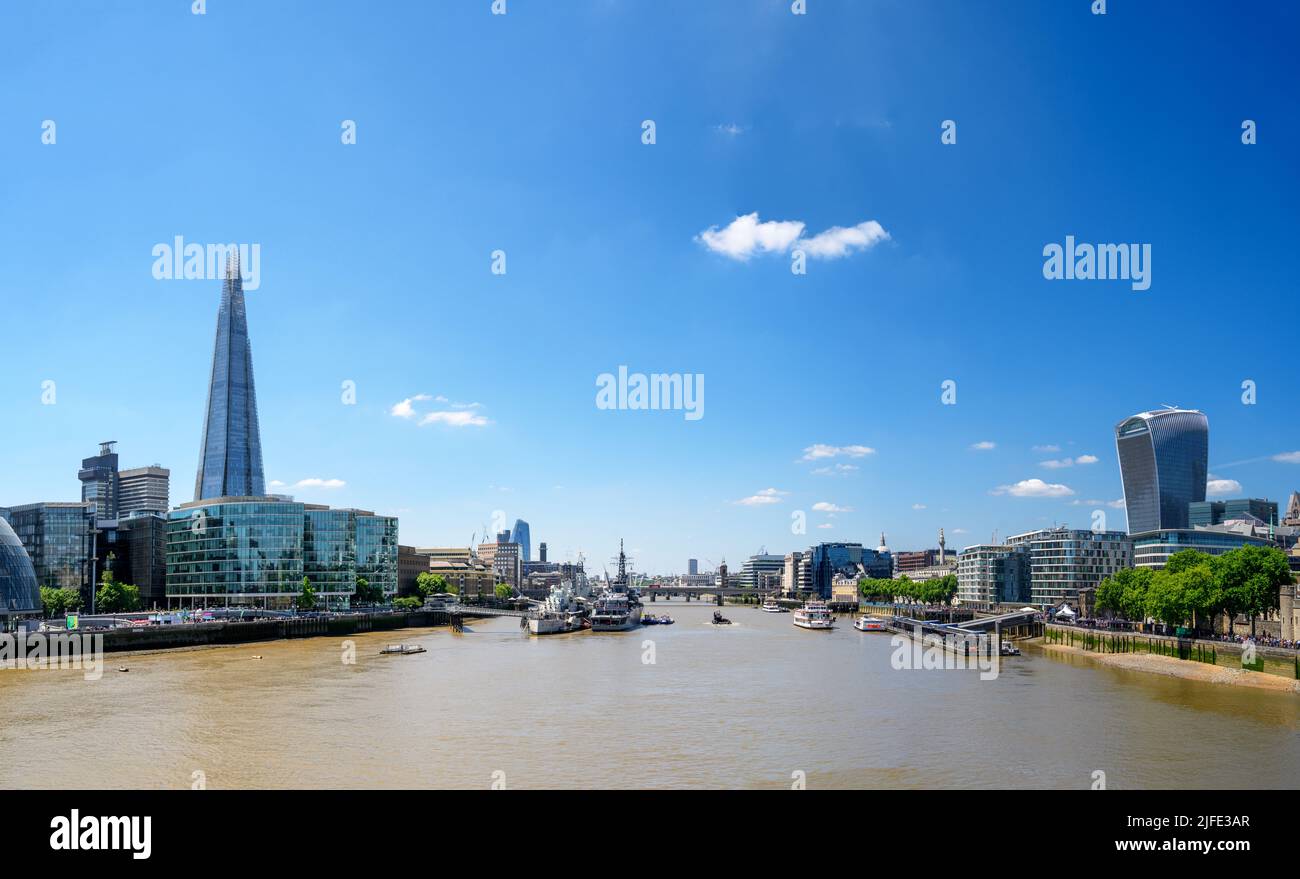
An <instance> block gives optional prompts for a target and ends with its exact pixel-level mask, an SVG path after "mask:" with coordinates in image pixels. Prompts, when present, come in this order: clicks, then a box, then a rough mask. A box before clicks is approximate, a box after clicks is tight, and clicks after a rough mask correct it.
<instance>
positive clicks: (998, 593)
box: [957, 543, 1032, 606]
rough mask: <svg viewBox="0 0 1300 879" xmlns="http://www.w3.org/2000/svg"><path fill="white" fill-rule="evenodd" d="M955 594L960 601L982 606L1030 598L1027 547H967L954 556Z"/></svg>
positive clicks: (1018, 601) (1000, 545) (984, 545)
mask: <svg viewBox="0 0 1300 879" xmlns="http://www.w3.org/2000/svg"><path fill="white" fill-rule="evenodd" d="M957 597H958V598H959V599H961V603H962V604H973V605H985V606H989V605H994V604H1005V603H1020V602H1027V601H1029V600H1030V599H1031V597H1032V595H1031V591H1030V570H1029V547H1028V546H1008V545H1006V544H987V543H983V544H976V545H975V546H968V547H966V548H965V549H964V550H962V551H961V554H960V555H958V556H957Z"/></svg>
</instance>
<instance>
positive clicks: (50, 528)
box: [0, 501, 96, 605]
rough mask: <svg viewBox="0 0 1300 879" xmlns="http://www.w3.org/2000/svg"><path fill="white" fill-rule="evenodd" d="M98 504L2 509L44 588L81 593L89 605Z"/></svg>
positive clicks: (25, 505) (24, 505)
mask: <svg viewBox="0 0 1300 879" xmlns="http://www.w3.org/2000/svg"><path fill="white" fill-rule="evenodd" d="M95 510H96V507H95V504H94V503H93V502H90V501H87V502H86V503H37V504H21V505H19V506H16V507H7V508H3V509H0V518H4V519H6V520H7V521H8V523H9V525H10V527H11V528H12V529H13V532H14V534H16V535H17V536H18V539H19V540H20V541H21V542H22V545H23V549H25V550H26V551H27V555H28V557H29V558H30V559H31V562H32V568H33V570H35V572H36V581H37V583H38V584H39V585H41V586H52V587H54V588H56V589H71V590H73V591H75V592H80V593H81V595H82V598H83V599H85V601H86V604H87V605H89V604H90V584H91V582H92V580H93V579H94V576H95V575H94V566H95V565H94V563H95V548H94V539H93V537H92V531H93V529H94V527H95V515H96V513H95Z"/></svg>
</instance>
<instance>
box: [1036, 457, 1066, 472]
mask: <svg viewBox="0 0 1300 879" xmlns="http://www.w3.org/2000/svg"><path fill="white" fill-rule="evenodd" d="M1038 466H1039V467H1046V468H1047V469H1048V470H1059V469H1061V468H1062V467H1073V466H1074V462H1073V461H1071V460H1070V459H1069V458H1062V459H1060V460H1059V461H1041V462H1039V464H1038Z"/></svg>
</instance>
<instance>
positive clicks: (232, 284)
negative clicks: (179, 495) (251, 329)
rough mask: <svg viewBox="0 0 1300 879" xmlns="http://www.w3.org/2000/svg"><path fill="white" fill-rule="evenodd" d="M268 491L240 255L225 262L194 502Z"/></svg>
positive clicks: (254, 495) (249, 495)
mask: <svg viewBox="0 0 1300 879" xmlns="http://www.w3.org/2000/svg"><path fill="white" fill-rule="evenodd" d="M265 492H266V488H265V484H264V480H263V476H262V439H261V435H260V433H259V428H258V422H257V392H256V390H255V388H254V385H253V351H252V346H251V345H250V344H249V341H248V316H247V314H246V313H245V310H244V282H243V280H242V279H241V277H240V274H239V257H238V254H237V252H236V254H233V255H232V256H231V257H230V259H229V262H228V263H227V264H226V280H225V282H224V284H223V285H222V290H221V307H220V309H219V310H218V312H217V336H216V341H215V343H214V345H213V350H212V377H211V380H210V381H209V384H208V406H207V419H206V420H205V421H204V425H203V445H202V447H201V449H200V452H199V469H198V474H197V476H195V479H194V499H195V500H196V501H199V500H207V499H209V498H224V497H260V496H262V495H263V494H265Z"/></svg>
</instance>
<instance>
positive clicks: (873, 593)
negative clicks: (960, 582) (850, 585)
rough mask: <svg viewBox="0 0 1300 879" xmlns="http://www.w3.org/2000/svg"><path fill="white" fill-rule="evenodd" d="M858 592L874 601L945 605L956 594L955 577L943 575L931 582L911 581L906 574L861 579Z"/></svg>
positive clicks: (953, 575)
mask: <svg viewBox="0 0 1300 879" xmlns="http://www.w3.org/2000/svg"><path fill="white" fill-rule="evenodd" d="M858 591H859V592H860V593H862V595H863V597H864V598H868V599H871V600H875V601H894V600H897V599H902V600H903V601H909V602H920V603H921V604H947V603H949V602H951V601H952V599H953V596H954V595H956V594H957V575H956V574H944V575H943V576H942V577H935V578H934V579H932V580H913V579H911V578H909V577H908V576H907V575H906V574H904V575H903V576H901V577H899V578H897V579H889V578H876V577H863V578H861V579H860V580H858Z"/></svg>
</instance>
